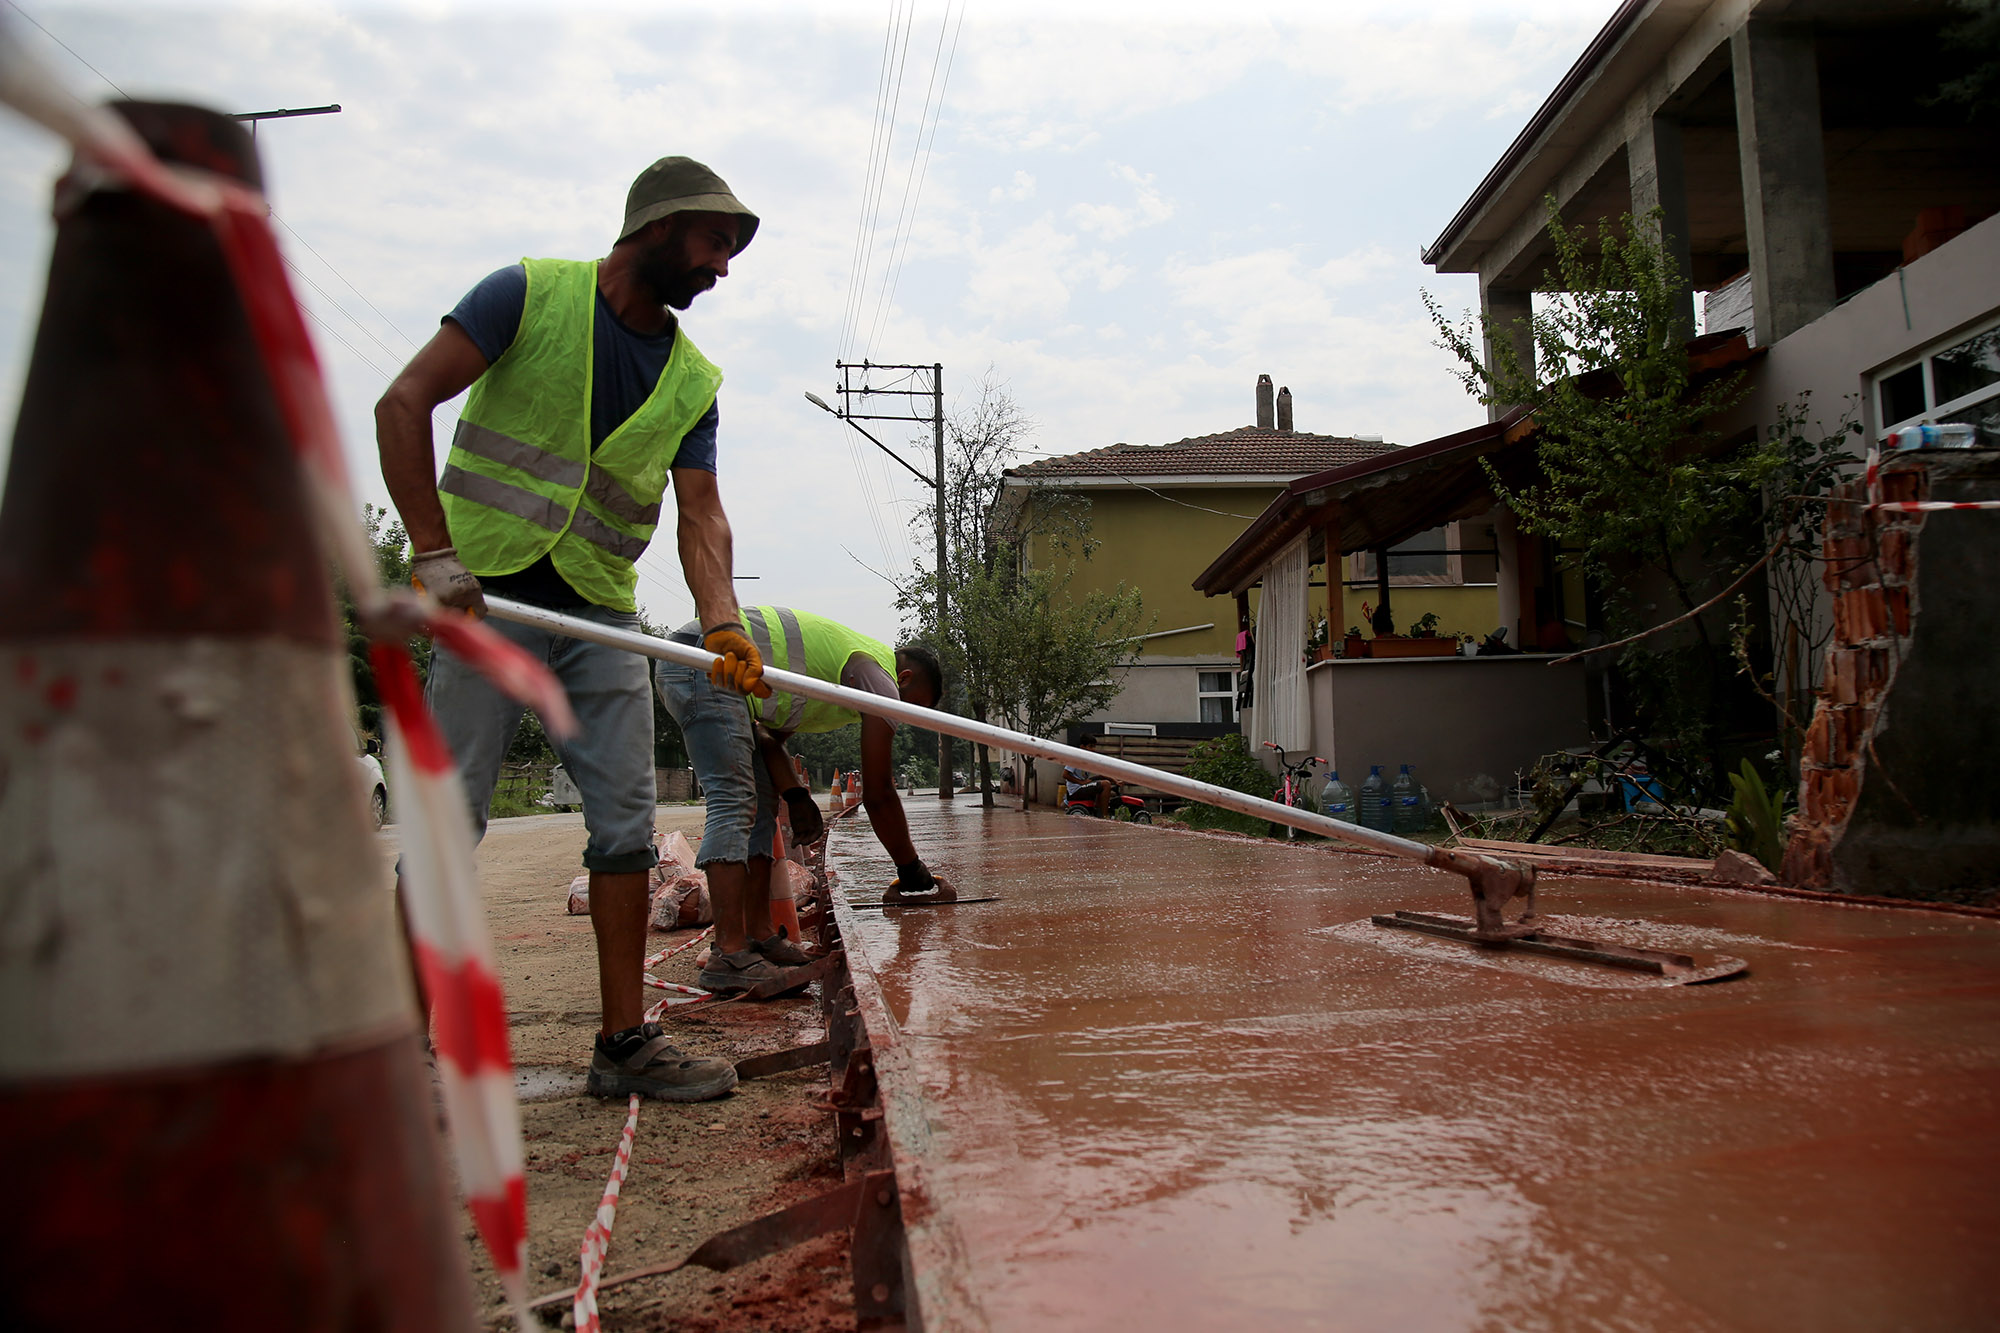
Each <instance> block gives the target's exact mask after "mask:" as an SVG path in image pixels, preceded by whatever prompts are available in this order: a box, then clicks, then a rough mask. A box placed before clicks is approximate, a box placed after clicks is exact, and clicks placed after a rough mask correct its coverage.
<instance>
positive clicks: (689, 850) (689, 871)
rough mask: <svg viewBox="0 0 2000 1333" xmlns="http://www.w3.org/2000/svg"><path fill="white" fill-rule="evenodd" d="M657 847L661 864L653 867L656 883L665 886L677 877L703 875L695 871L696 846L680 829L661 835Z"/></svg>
mask: <svg viewBox="0 0 2000 1333" xmlns="http://www.w3.org/2000/svg"><path fill="white" fill-rule="evenodd" d="M655 845H656V846H657V847H658V848H659V852H660V860H659V864H658V865H656V866H654V867H653V874H654V878H655V882H657V883H661V884H664V883H666V882H667V881H668V880H670V879H673V878H674V877H675V876H677V875H694V874H700V873H701V872H700V871H698V870H696V869H695V864H694V846H693V844H691V843H690V842H688V838H687V834H685V833H683V832H681V831H680V830H679V829H675V830H674V831H673V832H672V833H663V834H661V835H660V836H659V838H658V840H657V842H656V843H655Z"/></svg>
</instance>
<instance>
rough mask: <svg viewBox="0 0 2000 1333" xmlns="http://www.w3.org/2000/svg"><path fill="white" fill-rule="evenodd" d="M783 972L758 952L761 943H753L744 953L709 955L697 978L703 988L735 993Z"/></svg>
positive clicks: (779, 975)
mask: <svg viewBox="0 0 2000 1333" xmlns="http://www.w3.org/2000/svg"><path fill="white" fill-rule="evenodd" d="M783 975H784V974H783V973H782V972H780V971H779V970H778V969H777V968H776V967H775V966H773V965H772V964H771V963H769V962H767V961H765V958H764V955H763V954H761V953H759V952H757V946H756V945H754V944H752V945H751V946H750V947H749V948H747V949H745V950H743V951H742V952H741V953H723V952H721V951H720V950H715V951H712V952H711V953H710V954H709V956H708V962H707V963H706V964H705V965H704V966H703V967H702V969H701V971H700V972H699V973H698V974H697V975H696V976H695V982H696V984H698V985H699V986H700V987H701V988H702V989H703V990H705V991H711V992H713V993H715V994H717V995H735V994H736V993H738V992H739V991H746V990H749V989H750V988H751V987H752V986H758V985H762V984H763V983H764V982H767V981H777V980H779V979H780V978H781V977H782V976H783Z"/></svg>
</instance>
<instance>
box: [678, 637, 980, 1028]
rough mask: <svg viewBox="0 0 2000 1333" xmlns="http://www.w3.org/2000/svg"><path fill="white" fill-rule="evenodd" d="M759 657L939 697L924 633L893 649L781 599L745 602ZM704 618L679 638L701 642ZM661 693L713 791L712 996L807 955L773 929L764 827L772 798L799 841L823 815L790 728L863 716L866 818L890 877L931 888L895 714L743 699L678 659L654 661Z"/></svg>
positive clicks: (933, 699) (913, 698)
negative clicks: (789, 748)
mask: <svg viewBox="0 0 2000 1333" xmlns="http://www.w3.org/2000/svg"><path fill="white" fill-rule="evenodd" d="M742 615H743V622H744V624H745V625H747V626H748V627H749V633H750V638H751V641H752V643H754V644H755V646H756V648H757V652H758V657H759V660H761V661H763V662H765V663H768V664H769V665H770V666H772V667H773V668H775V669H777V670H781V671H793V672H797V673H798V674H800V675H805V676H811V677H813V678H815V679H817V680H823V681H826V682H828V683H830V684H836V685H845V686H847V687H848V688H850V689H857V690H866V691H868V692H869V693H871V694H879V695H881V696H883V697H884V698H889V699H901V700H902V701H903V702H904V703H912V704H916V705H917V706H918V707H920V708H935V707H936V706H937V704H938V701H939V700H940V699H941V698H942V697H943V694H944V673H943V671H942V670H941V669H940V667H939V665H938V659H937V656H936V654H934V653H933V652H931V650H930V649H929V648H926V647H924V646H922V645H920V644H905V645H903V646H902V647H900V648H895V649H891V648H890V647H889V645H887V644H885V643H882V642H881V641H879V640H877V639H872V638H870V637H868V636H867V635H866V634H862V633H860V632H859V631H857V630H852V629H849V628H848V627H847V626H845V625H842V624H839V623H838V622H836V621H832V620H828V619H827V618H826V617H825V616H819V615H814V614H813V613H812V612H810V611H798V610H794V609H793V608H791V607H788V606H746V607H744V608H743V610H742ZM700 633H701V626H700V625H699V624H692V625H687V626H683V627H682V628H681V629H680V630H679V631H677V632H676V633H675V634H674V635H673V637H674V638H676V639H678V640H680V641H681V642H683V643H694V642H697V641H698V639H699V637H700ZM653 681H654V685H655V686H656V687H657V688H658V689H659V691H660V701H661V702H662V703H664V704H665V705H666V707H667V711H668V712H669V713H671V714H673V718H674V721H675V722H677V723H679V724H680V729H681V736H682V738H683V739H684V740H685V741H686V742H687V748H688V762H689V763H691V764H693V765H694V770H695V776H696V777H697V778H699V779H700V780H701V786H702V791H703V792H705V793H706V794H707V804H708V813H707V816H706V819H705V822H704V826H703V832H702V836H701V851H700V852H699V854H698V855H699V860H700V864H701V866H702V868H703V869H705V870H706V871H707V872H708V887H709V894H710V897H711V899H712V900H713V902H714V904H715V947H714V948H713V949H711V950H710V951H709V959H708V962H707V964H706V965H705V966H703V968H702V970H701V975H700V978H699V979H700V981H701V984H702V985H703V986H704V987H706V988H707V989H709V990H711V991H714V992H716V993H717V994H732V993H735V992H738V991H746V990H749V989H750V988H752V987H753V986H757V985H759V984H761V983H768V982H771V981H774V980H776V979H778V978H779V977H780V976H781V975H782V972H783V969H784V968H786V967H796V966H798V965H799V964H801V963H804V962H806V961H807V956H806V955H805V954H804V953H803V952H802V951H801V950H800V949H799V948H798V946H797V945H796V944H793V943H792V942H791V941H788V940H786V939H785V938H784V937H783V936H782V935H781V934H779V933H778V930H777V926H776V924H775V923H774V922H773V921H772V919H771V855H770V852H771V836H772V833H773V832H774V830H775V829H776V828H777V810H778V802H779V801H780V800H783V801H784V802H785V806H786V808H787V810H788V811H789V812H790V815H791V821H792V830H793V833H794V834H795V835H796V836H797V838H798V839H799V841H801V842H812V841H814V840H815V839H816V838H817V837H818V836H819V829H820V827H821V816H820V813H819V807H818V806H817V805H815V804H814V803H813V799H812V796H811V795H810V794H809V793H808V792H807V791H806V789H805V788H804V787H802V786H800V785H799V784H798V780H797V778H796V777H795V776H794V770H793V768H792V764H791V760H790V758H789V757H788V756H787V755H786V754H785V749H784V744H785V740H786V738H787V737H790V736H792V735H795V734H797V733H800V732H820V731H836V730H838V729H839V728H841V727H845V726H849V725H851V724H853V723H855V722H859V723H860V724H861V804H862V808H863V809H865V810H866V811H867V812H868V822H869V823H870V824H871V825H872V826H873V827H874V830H875V837H876V838H877V840H879V841H880V842H881V844H882V849H883V850H884V851H886V852H887V853H888V854H889V859H890V860H891V861H893V862H894V863H895V866H896V888H897V890H898V892H899V893H901V894H903V895H904V896H905V897H908V898H917V899H921V898H922V897H923V896H924V895H925V894H927V893H935V892H936V891H937V888H938V885H939V884H940V883H941V882H942V881H940V880H938V879H937V878H936V877H935V876H934V875H932V873H931V871H930V869H929V867H927V866H926V865H925V864H924V862H923V858H922V857H920V856H918V855H917V849H916V846H915V844H913V843H912V842H911V841H910V828H909V824H908V822H907V821H906V820H905V819H904V818H903V804H902V801H901V799H900V798H899V797H898V796H897V795H896V774H895V763H894V757H893V750H894V746H895V737H896V728H895V725H894V724H893V723H891V722H889V721H888V720H887V719H885V718H881V717H877V716H875V715H874V714H870V713H860V712H856V711H855V710H853V709H851V708H844V707H842V706H841V705H839V704H832V703H824V702H821V701H819V700H816V699H805V698H801V697H799V696H798V695H794V694H784V693H779V694H772V695H770V696H769V697H767V698H754V697H753V698H750V699H748V700H745V698H744V697H743V696H742V695H741V694H739V693H737V692H735V691H734V690H730V689H726V688H719V687H717V686H716V685H715V684H714V683H713V682H712V681H711V680H710V679H709V678H707V677H705V676H704V675H703V674H702V673H701V672H699V671H696V670H693V669H692V668H689V667H684V666H680V665H677V664H675V663H672V662H659V663H656V664H655V665H654V668H653Z"/></svg>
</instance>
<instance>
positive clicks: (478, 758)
mask: <svg viewBox="0 0 2000 1333" xmlns="http://www.w3.org/2000/svg"><path fill="white" fill-rule="evenodd" d="M566 614H568V615H573V616H576V617H578V618H580V619H583V620H594V621H596V622H598V623H599V624H601V625H611V626H614V627H616V628H618V629H637V628H638V627H639V617H637V616H635V615H627V614H626V613H624V612H622V611H612V610H608V609H606V608H604V607H601V606H586V607H580V608H578V609H576V610H573V611H567V612H566ZM486 623H487V624H488V625H489V626H491V627H492V628H493V629H494V630H495V631H497V632H498V633H499V634H500V635H501V636H502V637H504V638H506V639H509V640H511V641H513V642H514V643H515V644H518V645H519V646H520V647H521V648H522V649H523V650H525V651H526V652H527V653H528V654H529V655H530V656H532V657H534V658H535V659H536V660H538V661H540V662H542V663H544V664H546V665H547V667H548V668H549V670H550V671H552V672H554V673H555V677H556V679H557V680H559V681H561V682H562V687H563V690H564V692H565V693H567V694H568V695H569V706H570V707H571V709H573V710H574V711H575V712H576V720H577V734H576V735H575V736H573V737H571V738H570V739H569V740H567V741H558V740H556V738H555V737H553V736H551V737H549V743H550V744H551V745H553V746H554V747H555V751H556V756H557V758H559V759H561V760H562V765H563V768H564V769H565V770H567V771H568V773H569V776H570V779H571V781H573V782H575V783H576V789H577V791H578V792H579V793H580V794H581V795H582V797H583V823H584V827H585V828H587V829H588V830H589V831H590V838H589V841H588V842H586V843H585V844H584V849H583V864H584V868H585V869H587V870H595V871H598V872H600V873H604V874H612V875H619V874H631V873H633V872H635V871H642V870H648V869H651V868H652V865H653V863H654V862H655V861H657V860H658V859H659V853H658V852H657V851H656V850H655V849H654V847H653V809H654V807H655V806H656V805H657V804H658V801H657V800H656V794H655V790H654V786H653V701H652V699H651V698H649V697H648V696H647V691H646V659H645V658H643V657H640V656H639V655H638V654H636V653H631V652H627V651H625V650H624V649H621V648H607V647H605V646H604V645H602V644H597V643H590V642H587V641H585V640H583V639H572V638H569V637H567V636H565V635H560V634H554V633H551V632H550V631H548V630H545V629H536V628H533V627H531V626H528V625H517V624H515V623H514V622H513V621H511V620H499V619H489V620H488V621H487V622H486ZM425 696H426V698H427V699H428V700H429V702H430V706H431V712H433V713H434V714H436V715H437V720H438V727H439V728H440V729H441V730H442V731H443V732H444V739H445V743H446V744H447V745H449V746H450V747H451V753H452V756H453V757H454V758H455V759H457V760H458V776H459V780H460V781H462V782H463V783H464V784H465V794H466V796H467V797H468V798H469V799H470V800H471V802H472V827H473V834H474V836H475V837H484V836H485V833H486V816H487V811H488V810H489V808H490V807H491V806H492V803H493V783H494V780H495V779H496V778H498V777H499V776H500V763H501V761H502V760H503V759H504V758H505V757H506V755H507V747H508V746H510V745H512V744H513V743H514V732H515V731H516V729H518V728H519V727H520V725H521V714H522V713H523V712H524V711H526V710H525V709H524V708H523V707H522V705H520V704H518V703H515V702H514V701H513V700H512V699H509V698H507V697H506V696H505V695H502V694H501V693H500V692H499V691H497V690H495V689H494V688H493V687H492V686H491V685H488V684H487V683H486V681H485V679H484V678H483V677H482V676H480V675H479V673H478V672H476V671H474V670H473V669H472V668H471V667H469V666H467V665H466V664H465V663H464V662H462V661H460V660H459V659H458V658H456V657H453V656H452V655H451V654H450V653H449V652H447V651H446V650H445V649H444V648H442V647H434V648H433V649H432V651H431V674H430V680H429V683H428V684H427V685H426V686H425Z"/></svg>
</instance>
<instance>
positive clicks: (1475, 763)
mask: <svg viewBox="0 0 2000 1333" xmlns="http://www.w3.org/2000/svg"><path fill="white" fill-rule="evenodd" d="M1551 660H1552V659H1550V658H1548V657H1544V656H1539V655H1522V656H1516V657H1404V658H1385V659H1382V660H1380V661H1377V660H1374V659H1372V658H1358V659H1355V660H1352V661H1349V660H1345V659H1339V660H1335V661H1331V662H1318V663H1315V664H1314V665H1313V666H1311V667H1309V668H1307V671H1306V696H1307V704H1308V708H1309V710H1310V717H1311V725H1312V753H1314V754H1316V755H1319V756H1320V757H1322V758H1324V759H1325V760H1327V761H1328V762H1329V763H1330V764H1332V766H1333V767H1334V768H1335V769H1337V770H1339V772H1340V776H1341V781H1343V782H1345V783H1346V784H1347V785H1348V786H1350V787H1353V788H1355V789H1356V790H1359V789H1360V786H1361V783H1362V782H1363V781H1364V780H1365V779H1366V778H1367V777H1368V769H1369V767H1370V765H1373V764H1380V765H1381V766H1382V774H1383V777H1384V778H1385V779H1387V780H1390V781H1393V780H1394V779H1395V777H1396V773H1397V768H1398V766H1399V765H1402V764H1409V765H1411V766H1412V767H1413V768H1414V769H1415V771H1416V775H1417V778H1418V780H1419V781H1421V782H1422V783H1423V784H1424V785H1425V786H1427V787H1429V788H1430V791H1431V796H1432V797H1433V798H1434V799H1437V800H1446V801H1454V802H1457V803H1458V804H1460V805H1465V804H1470V803H1475V802H1484V801H1493V800H1498V799H1500V797H1501V795H1502V794H1503V793H1504V792H1505V791H1507V790H1508V789H1509V788H1511V787H1512V786H1513V783H1514V776H1515V774H1516V773H1517V772H1520V771H1521V770H1524V769H1526V768H1528V767H1530V766H1532V765H1533V764H1534V762H1535V760H1537V759H1539V758H1540V757H1541V756H1543V755H1545V754H1549V753H1552V752H1554V751H1556V750H1560V749H1562V748H1563V747H1565V746H1570V745H1582V744H1584V743H1586V742H1587V741H1589V739H1590V724H1589V717H1588V709H1587V704H1586V701H1585V698H1584V689H1585V680H1586V671H1587V667H1586V666H1585V664H1584V663H1582V662H1569V663H1565V664H1563V665H1562V666H1551V665H1550V662H1551Z"/></svg>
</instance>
